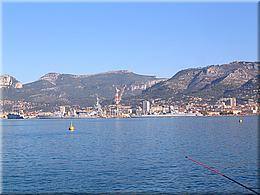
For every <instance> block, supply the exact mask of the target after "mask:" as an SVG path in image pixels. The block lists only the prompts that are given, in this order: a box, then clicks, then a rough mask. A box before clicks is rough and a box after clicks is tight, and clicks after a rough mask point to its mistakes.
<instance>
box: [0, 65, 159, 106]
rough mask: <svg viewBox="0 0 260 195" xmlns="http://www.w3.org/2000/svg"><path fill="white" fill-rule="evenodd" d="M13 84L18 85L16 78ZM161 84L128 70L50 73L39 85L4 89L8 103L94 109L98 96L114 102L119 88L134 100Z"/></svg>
mask: <svg viewBox="0 0 260 195" xmlns="http://www.w3.org/2000/svg"><path fill="white" fill-rule="evenodd" d="M13 81H15V82H16V80H15V79H14V78H13ZM13 81H12V82H10V81H9V80H6V81H5V83H4V84H6V85H8V86H9V85H13V83H15V82H13ZM159 81H160V80H159V79H158V78H156V77H155V76H146V75H138V74H135V73H133V72H129V71H124V70H123V71H113V72H106V73H101V74H95V75H71V74H59V73H48V74H46V75H44V76H42V77H41V78H40V79H39V80H37V81H35V82H32V83H27V84H25V85H23V87H22V88H21V87H20V86H17V88H14V87H9V88H3V89H2V94H3V97H4V98H5V99H7V100H23V101H26V102H31V103H38V104H41V103H42V104H46V103H48V105H49V106H50V107H53V106H57V105H80V106H93V105H94V104H95V101H96V97H97V96H98V97H99V99H100V100H101V101H102V100H111V99H113V98H114V95H115V87H118V88H121V87H124V86H126V88H125V93H124V95H123V96H133V95H137V94H141V92H142V90H143V89H146V88H148V87H151V86H152V85H153V84H154V83H156V82H159ZM10 83H12V84H10ZM16 83H17V82H16Z"/></svg>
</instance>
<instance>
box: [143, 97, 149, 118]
mask: <svg viewBox="0 0 260 195" xmlns="http://www.w3.org/2000/svg"><path fill="white" fill-rule="evenodd" d="M150 109H151V108H150V102H149V101H147V100H145V101H143V114H144V115H146V114H150Z"/></svg>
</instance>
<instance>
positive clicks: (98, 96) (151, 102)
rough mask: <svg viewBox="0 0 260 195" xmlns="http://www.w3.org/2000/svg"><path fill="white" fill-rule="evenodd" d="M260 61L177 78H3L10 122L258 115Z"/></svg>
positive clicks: (4, 113) (116, 74)
mask: <svg viewBox="0 0 260 195" xmlns="http://www.w3.org/2000/svg"><path fill="white" fill-rule="evenodd" d="M258 70H259V63H257V62H245V61H234V62H231V63H228V64H222V65H210V66H206V67H202V68H191V69H185V70H181V71H179V72H177V73H176V74H175V75H174V76H173V77H171V78H168V79H166V78H157V77H156V76H149V75H140V74H136V73H134V72H131V71H127V70H119V71H109V72H104V73H98V74H93V75H73V74H61V73H47V74H45V75H43V76H42V77H40V78H39V79H38V80H36V81H34V82H31V83H25V84H23V83H22V82H20V81H18V80H17V79H16V78H14V77H12V76H10V75H1V77H0V90H1V96H2V97H1V100H0V107H1V110H0V117H1V118H3V119H5V118H7V119H13V118H14V119H15V118H23V119H31V118H39V119H46V118H47V119H52V118H135V117H175V116H220V115H221V116H222V115H224V116H226V115H258V114H259V113H260V111H259V85H258V81H259V71H258Z"/></svg>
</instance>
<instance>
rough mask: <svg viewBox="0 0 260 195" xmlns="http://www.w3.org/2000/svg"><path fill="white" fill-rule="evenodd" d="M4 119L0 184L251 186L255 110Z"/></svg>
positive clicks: (54, 187) (79, 188)
mask: <svg viewBox="0 0 260 195" xmlns="http://www.w3.org/2000/svg"><path fill="white" fill-rule="evenodd" d="M238 120H239V118H238V117H176V118H143V119H138V118H136V119H80V120H73V123H74V125H75V126H76V131H75V132H69V131H68V130H67V129H68V126H69V123H70V121H71V120H65V119H62V120H3V121H2V146H3V147H2V167H3V173H2V174H3V183H2V190H3V192H23V193H25V192H30V193H36V192H171V193H181V192H214V193H217V192H220V193H221V192H225V193H232V192H236V193H247V192H249V191H247V190H245V189H244V188H242V187H241V186H239V185H237V184H235V183H233V182H231V181H229V180H227V179H225V178H223V177H221V176H219V175H216V174H213V173H211V172H210V171H208V170H207V169H205V168H203V167H201V166H198V165H196V164H194V163H193V162H191V161H189V160H187V159H186V158H185V156H186V155H189V156H190V157H192V158H194V159H196V160H198V161H201V162H203V163H206V164H208V165H210V166H212V167H214V168H216V169H218V170H219V171H221V172H223V173H224V174H226V175H227V176H229V177H231V178H233V179H236V180H237V181H239V182H241V183H243V184H245V185H247V186H249V187H254V188H256V187H257V183H258V182H257V180H258V179H259V176H258V173H257V171H258V166H257V165H258V164H257V158H258V156H257V142H258V135H257V131H258V124H257V123H258V120H257V117H244V118H243V123H238Z"/></svg>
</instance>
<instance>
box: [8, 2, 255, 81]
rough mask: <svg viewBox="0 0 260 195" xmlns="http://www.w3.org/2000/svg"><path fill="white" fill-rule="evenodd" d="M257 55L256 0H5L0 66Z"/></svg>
mask: <svg viewBox="0 0 260 195" xmlns="http://www.w3.org/2000/svg"><path fill="white" fill-rule="evenodd" d="M234 60H247V61H256V60H257V4H256V3H4V4H3V73H6V74H10V75H13V76H15V77H16V78H17V79H18V80H20V81H22V82H30V81H34V80H36V79H38V78H39V77H40V76H42V75H44V74H46V73H48V72H61V73H71V74H92V73H99V72H104V71H110V70H119V69H127V70H130V71H134V72H136V73H140V74H151V75H156V76H158V77H171V76H173V75H174V74H175V73H176V72H178V71H179V70H181V69H184V68H189V67H198V66H205V65H210V64H221V63H226V62H231V61H234Z"/></svg>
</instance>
